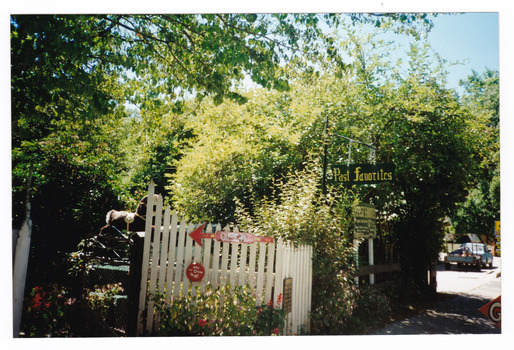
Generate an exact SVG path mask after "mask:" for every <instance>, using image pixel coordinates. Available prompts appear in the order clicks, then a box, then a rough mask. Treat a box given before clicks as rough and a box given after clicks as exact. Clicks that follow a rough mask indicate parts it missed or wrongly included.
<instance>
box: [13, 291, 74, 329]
mask: <svg viewBox="0 0 514 350" xmlns="http://www.w3.org/2000/svg"><path fill="white" fill-rule="evenodd" d="M67 294H68V292H67V291H66V290H64V289H62V288H61V287H59V286H57V285H51V286H50V287H49V288H43V287H40V286H36V287H34V288H33V289H32V290H31V292H30V294H29V298H27V299H26V300H25V307H24V310H23V311H24V312H23V316H22V324H21V335H22V336H26V337H65V336H70V328H69V326H68V324H67V322H66V320H65V312H66V309H67V308H68V307H69V306H71V305H72V304H73V303H74V301H75V300H74V299H73V298H69V297H68V296H67Z"/></svg>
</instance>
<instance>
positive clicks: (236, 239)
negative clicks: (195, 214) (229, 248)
mask: <svg viewBox="0 0 514 350" xmlns="http://www.w3.org/2000/svg"><path fill="white" fill-rule="evenodd" d="M204 226H205V225H200V226H199V227H198V228H197V229H196V230H194V231H193V232H191V233H190V234H189V236H190V237H191V238H192V239H193V240H194V241H195V242H196V243H197V244H198V245H200V246H202V238H208V239H216V240H217V241H218V242H231V243H245V244H253V243H256V242H261V243H273V237H259V236H256V235H253V234H251V233H245V232H227V231H219V232H216V233H206V232H202V230H203V228H204Z"/></svg>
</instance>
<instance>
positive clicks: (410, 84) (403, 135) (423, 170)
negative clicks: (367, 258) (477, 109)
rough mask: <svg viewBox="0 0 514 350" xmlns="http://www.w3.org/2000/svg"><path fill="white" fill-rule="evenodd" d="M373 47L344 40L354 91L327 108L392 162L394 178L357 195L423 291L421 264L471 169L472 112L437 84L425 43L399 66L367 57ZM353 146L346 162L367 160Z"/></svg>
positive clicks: (338, 127)
mask: <svg viewBox="0 0 514 350" xmlns="http://www.w3.org/2000/svg"><path fill="white" fill-rule="evenodd" d="M379 44H380V42H378V43H377V42H375V43H373V41H370V40H369V38H368V39H366V40H359V39H358V38H357V37H350V39H349V42H348V46H349V48H350V50H351V51H350V52H352V53H353V57H355V59H354V62H355V64H354V65H353V66H352V68H353V69H354V74H353V76H354V80H353V83H352V88H353V89H352V90H353V92H351V93H349V94H346V96H348V98H345V99H343V101H344V102H343V101H342V102H341V103H340V106H336V107H334V114H336V115H338V116H339V117H336V118H335V119H336V121H335V122H334V124H335V125H334V126H333V130H334V132H335V133H338V134H341V135H345V136H349V137H352V138H353V139H357V140H361V141H363V142H366V143H368V144H373V145H374V146H375V148H376V152H375V159H376V161H377V162H394V163H395V164H396V179H397V180H396V181H395V182H394V183H392V184H379V185H371V186H362V187H360V188H359V189H358V192H359V193H360V195H361V197H362V198H364V200H365V201H371V202H372V203H373V204H375V205H376V206H377V209H378V211H379V213H381V220H382V225H381V235H383V236H385V237H386V238H387V239H388V240H390V241H391V242H393V243H395V244H397V245H398V246H399V247H400V250H401V258H402V263H403V264H402V267H403V268H402V272H403V273H405V274H406V275H407V276H408V279H409V280H413V281H414V282H415V285H416V287H418V288H422V287H423V286H425V285H426V282H427V281H426V270H427V267H428V263H429V262H430V261H432V260H434V259H436V258H437V254H438V252H439V251H440V248H441V243H442V236H443V233H442V228H441V222H442V219H443V218H444V217H445V216H446V215H450V214H451V213H453V212H454V210H455V208H456V204H457V203H458V202H460V201H462V200H463V199H464V198H465V196H466V193H467V187H468V185H469V183H470V182H471V180H472V179H473V177H474V174H475V173H474V169H476V162H475V161H474V159H475V157H476V155H475V150H474V147H473V136H472V135H471V134H470V133H469V120H470V119H473V118H474V117H475V115H473V114H472V113H470V112H469V111H468V110H466V109H464V108H462V106H461V105H460V104H459V101H458V99H457V96H456V94H454V93H452V92H451V91H448V90H446V89H444V88H443V86H444V78H445V74H444V72H445V71H444V65H442V64H443V62H438V60H437V56H434V55H433V54H431V52H430V48H429V47H428V46H427V45H426V44H424V43H423V42H419V41H418V42H413V43H412V44H411V49H410V51H409V62H408V66H406V68H403V69H402V68H401V65H397V68H394V67H391V63H390V62H388V61H387V57H386V56H379V55H376V54H374V45H379ZM380 52H387V51H384V50H383V49H382V50H380ZM432 57H434V58H435V59H431V58H432ZM434 62H435V64H434ZM398 67H400V68H398ZM388 68H390V69H388ZM346 88H347V89H348V88H349V86H347V87H346ZM348 147H349V146H348V145H346V147H345V148H346V149H348ZM355 148H356V147H354V152H355ZM356 151H357V152H355V153H357V154H355V153H354V154H355V156H353V158H352V161H354V162H359V161H366V158H368V155H369V149H367V148H366V149H365V150H360V151H359V149H356ZM334 153H335V152H334ZM359 153H360V154H359ZM368 159H369V158H368ZM331 160H332V161H334V163H337V162H338V161H339V162H340V160H337V159H334V158H332V159H331Z"/></svg>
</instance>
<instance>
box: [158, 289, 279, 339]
mask: <svg viewBox="0 0 514 350" xmlns="http://www.w3.org/2000/svg"><path fill="white" fill-rule="evenodd" d="M195 288H196V289H195V290H194V291H193V293H191V294H189V295H187V296H184V297H180V298H177V299H173V301H172V302H171V303H169V302H167V301H166V300H165V298H164V296H162V295H156V296H154V299H153V300H154V303H155V304H154V310H155V312H156V313H157V314H158V316H159V319H160V327H159V330H158V331H157V335H160V336H200V335H208V336H214V335H235V336H252V335H279V334H281V333H283V327H284V320H285V316H284V312H283V310H281V309H278V308H274V307H273V304H272V303H268V304H267V305H265V306H260V307H256V306H255V297H254V296H253V295H252V292H251V290H250V288H249V287H248V286H235V287H232V286H230V285H229V284H227V285H225V286H220V287H218V288H215V287H213V286H212V285H211V284H207V286H206V288H205V291H204V292H202V293H198V286H196V287H195Z"/></svg>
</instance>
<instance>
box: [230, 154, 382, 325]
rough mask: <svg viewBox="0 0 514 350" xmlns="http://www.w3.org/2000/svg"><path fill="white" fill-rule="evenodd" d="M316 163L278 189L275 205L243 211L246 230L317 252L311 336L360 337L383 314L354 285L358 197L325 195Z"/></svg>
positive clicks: (375, 300)
mask: <svg viewBox="0 0 514 350" xmlns="http://www.w3.org/2000/svg"><path fill="white" fill-rule="evenodd" d="M320 170H321V169H320V168H319V166H318V165H317V164H316V163H310V164H306V168H305V170H303V171H302V172H299V173H297V174H294V175H291V176H290V177H289V178H288V179H287V182H285V183H281V184H279V185H278V186H277V188H278V191H277V193H275V195H274V197H273V198H271V199H264V200H261V201H259V202H257V203H255V204H254V206H253V208H252V210H253V213H254V214H252V215H251V214H249V213H248V211H247V210H246V209H245V208H242V207H241V206H239V209H238V220H239V222H241V223H242V225H241V226H245V228H244V229H245V230H248V231H250V232H252V233H255V234H257V235H262V236H273V237H275V238H278V237H282V238H283V239H284V240H287V241H290V242H292V243H293V244H295V245H298V244H309V245H312V246H313V257H312V264H313V287H312V288H313V289H312V306H311V314H310V317H311V327H310V328H311V331H310V333H311V334H347V333H361V332H363V331H364V329H365V328H366V325H368V324H369V323H370V322H371V321H373V318H374V317H375V316H374V315H373V313H370V312H369V311H370V310H376V309H377V308H378V309H382V308H383V297H382V296H380V294H378V295H379V296H375V295H374V294H373V293H369V292H367V291H364V290H362V289H361V288H360V287H359V288H358V287H357V286H355V285H354V284H353V276H354V272H355V253H354V250H353V248H354V246H353V242H352V239H351V235H350V232H351V230H352V224H353V216H352V210H353V206H354V204H355V202H356V196H355V195H354V194H353V193H351V192H350V191H344V190H343V191H341V192H340V193H339V194H337V195H334V194H328V195H322V194H321V193H320V186H319V174H320V172H321V171H320Z"/></svg>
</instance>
